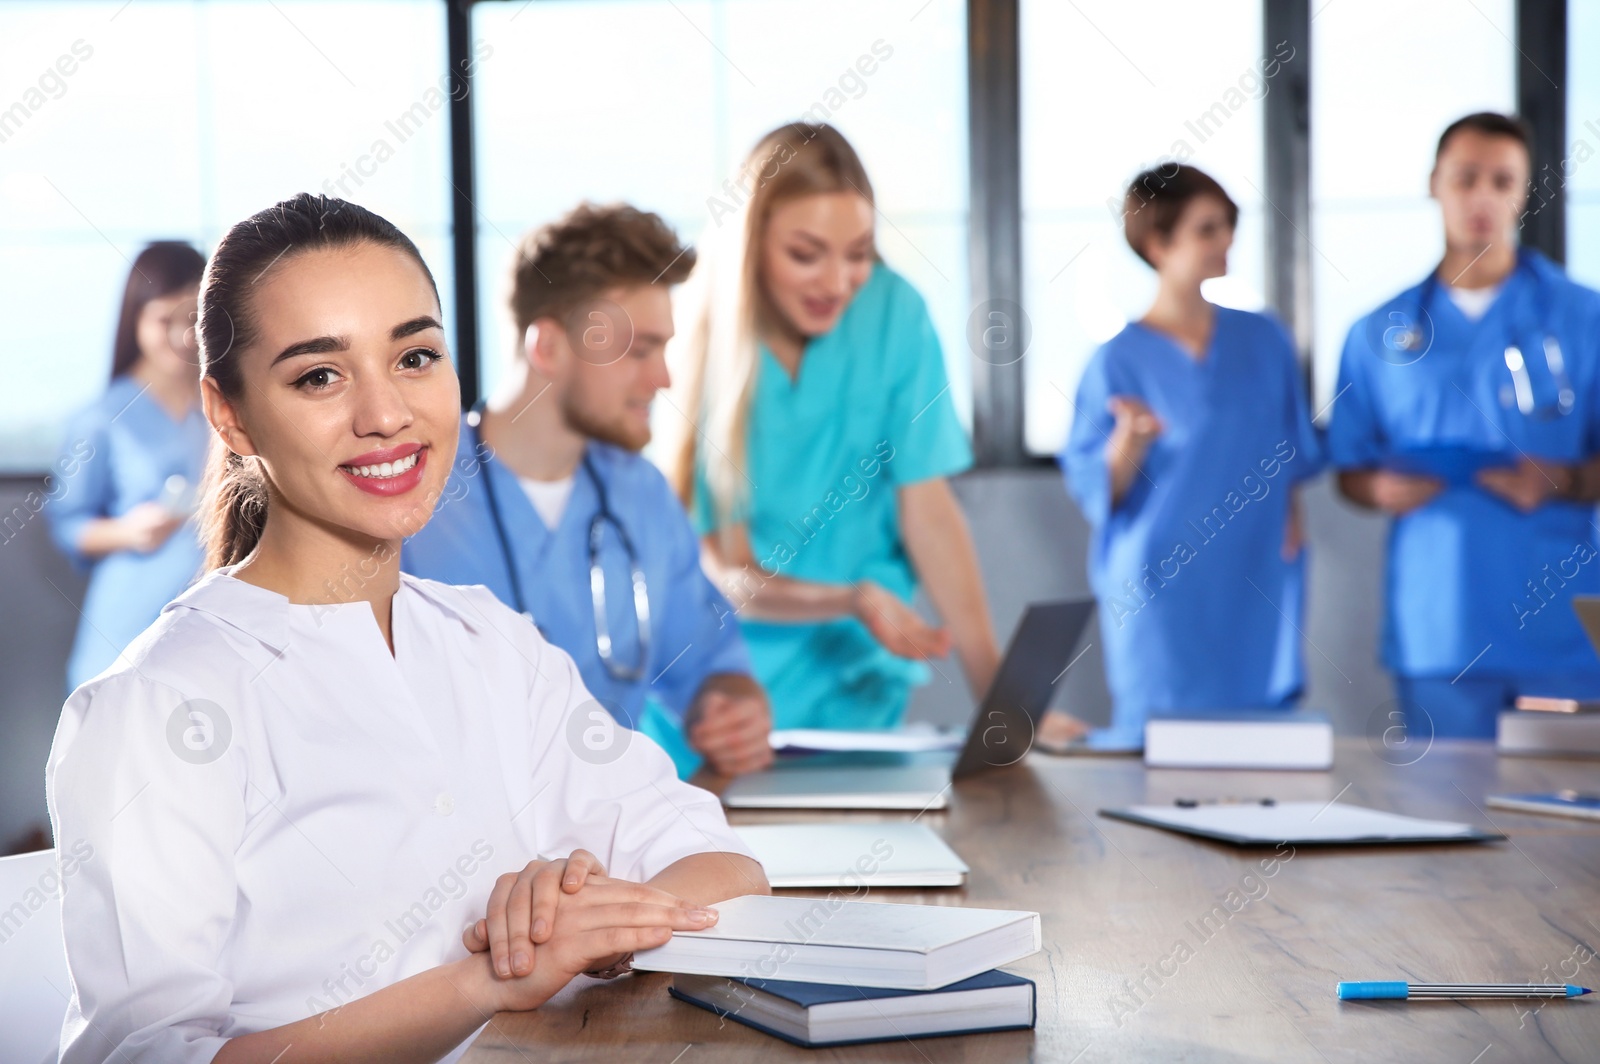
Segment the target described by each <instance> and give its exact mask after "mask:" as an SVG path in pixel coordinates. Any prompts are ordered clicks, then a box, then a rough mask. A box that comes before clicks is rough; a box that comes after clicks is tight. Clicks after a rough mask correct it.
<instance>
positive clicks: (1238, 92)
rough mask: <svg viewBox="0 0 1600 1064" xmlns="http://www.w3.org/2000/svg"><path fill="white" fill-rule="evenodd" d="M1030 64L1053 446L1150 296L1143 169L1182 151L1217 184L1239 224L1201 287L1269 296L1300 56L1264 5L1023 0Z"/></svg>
mask: <svg viewBox="0 0 1600 1064" xmlns="http://www.w3.org/2000/svg"><path fill="white" fill-rule="evenodd" d="M1020 59H1021V68H1022V69H1021V95H1022V246H1023V278H1024V279H1023V307H1024V308H1025V310H1026V312H1027V314H1028V316H1029V318H1030V320H1031V323H1032V326H1033V336H1032V342H1031V345H1030V347H1029V350H1028V352H1027V354H1026V356H1025V358H1024V361H1023V372H1024V388H1025V395H1026V414H1025V420H1026V425H1025V428H1026V442H1027V447H1028V449H1029V450H1030V451H1032V452H1034V453H1036V454H1054V453H1055V452H1057V451H1058V450H1060V448H1061V445H1062V443H1063V442H1064V441H1065V439H1066V432H1067V426H1068V425H1069V424H1070V422H1071V418H1072V413H1073V410H1072V401H1071V397H1072V396H1073V395H1074V392H1075V390H1076V388H1077V384H1078V378H1079V376H1080V375H1081V374H1082V372H1083V367H1084V365H1085V363H1086V362H1087V361H1088V359H1089V356H1090V355H1091V354H1093V353H1094V350H1095V348H1096V347H1098V346H1099V345H1100V344H1102V343H1104V342H1105V341H1107V340H1109V339H1110V338H1111V337H1112V336H1114V335H1116V333H1117V332H1118V331H1119V330H1121V328H1122V327H1123V325H1124V324H1126V323H1127V321H1128V320H1130V319H1132V318H1137V317H1138V316H1139V315H1140V314H1141V313H1142V312H1143V311H1144V310H1145V308H1146V307H1147V306H1148V304H1149V302H1150V300H1151V299H1152V298H1153V296H1154V294H1155V275H1154V273H1153V272H1152V271H1151V270H1150V268H1149V267H1147V266H1145V265H1144V263H1143V262H1141V261H1140V260H1139V258H1138V257H1137V256H1136V255H1134V254H1133V252H1132V251H1130V250H1129V249H1128V245H1127V242H1126V240H1125V239H1124V238H1123V230H1122V218H1121V214H1120V211H1121V202H1122V192H1123V190H1124V189H1125V188H1126V187H1127V185H1128V183H1129V181H1130V180H1131V179H1132V178H1133V177H1134V176H1135V175H1136V174H1137V173H1138V172H1139V171H1140V170H1142V169H1145V168H1146V167H1150V166H1157V165H1167V164H1170V163H1171V162H1172V161H1174V160H1176V161H1179V162H1187V163H1191V164H1193V165H1195V166H1198V167H1200V168H1202V169H1204V170H1205V171H1207V172H1208V173H1210V174H1211V176H1213V177H1215V178H1216V179H1217V180H1218V181H1220V182H1221V183H1222V186H1223V187H1224V188H1225V189H1227V191H1228V194H1229V195H1230V196H1231V197H1232V198H1233V199H1234V201H1235V202H1237V203H1238V204H1239V206H1240V209H1241V212H1240V217H1239V227H1238V231H1237V234H1236V237H1235V241H1234V246H1233V252H1232V255H1231V257H1230V261H1229V271H1230V274H1229V276H1228V277H1226V278H1221V279H1219V280H1218V281H1215V282H1207V286H1206V294H1207V296H1208V298H1210V299H1213V300H1215V301H1216V302H1219V303H1224V304H1227V305H1230V306H1238V307H1243V308H1245V309H1250V310H1259V309H1261V308H1262V306H1263V305H1264V303H1265V301H1266V300H1265V295H1264V288H1265V283H1264V276H1265V275H1264V270H1263V263H1262V258H1263V255H1264V251H1265V230H1264V228H1263V221H1262V216H1263V211H1264V210H1266V209H1269V208H1267V207H1266V204H1265V193H1264V192H1263V189H1264V187H1265V181H1264V180H1263V178H1262V111H1263V104H1262V100H1263V99H1264V98H1265V96H1266V94H1267V93H1268V92H1271V91H1274V84H1273V78H1274V76H1275V75H1277V74H1278V73H1281V72H1282V70H1283V69H1285V67H1286V66H1288V65H1292V64H1293V63H1294V62H1295V61H1296V58H1295V56H1294V51H1293V49H1292V48H1291V47H1288V46H1287V45H1285V46H1283V47H1281V48H1274V47H1272V46H1271V45H1269V44H1267V43H1266V42H1264V41H1263V39H1262V28H1261V3H1260V2H1259V0H1220V2H1216V3H1206V4H1193V3H1178V2H1169V3H1161V4H1157V5H1150V4H1127V3H1119V2H1117V0H1075V2H1074V3H1070V4H1068V3H1060V2H1058V0H1022V4H1021V57H1020Z"/></svg>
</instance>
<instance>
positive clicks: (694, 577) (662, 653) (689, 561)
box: [651, 481, 751, 725]
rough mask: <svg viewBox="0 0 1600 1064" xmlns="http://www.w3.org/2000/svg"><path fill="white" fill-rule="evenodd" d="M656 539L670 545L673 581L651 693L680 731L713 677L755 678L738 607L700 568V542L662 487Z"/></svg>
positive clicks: (665, 602)
mask: <svg viewBox="0 0 1600 1064" xmlns="http://www.w3.org/2000/svg"><path fill="white" fill-rule="evenodd" d="M656 508H657V510H658V514H657V520H656V521H655V522H654V526H655V529H656V533H655V534H656V535H657V536H658V537H660V538H662V539H664V540H666V541H667V543H666V544H665V545H666V547H667V552H668V555H669V557H670V559H671V560H670V562H669V565H670V567H671V570H672V571H671V576H670V577H669V583H668V586H667V593H666V595H665V596H664V597H663V602H662V604H661V606H660V607H659V608H661V609H662V610H663V613H662V616H661V625H660V627H659V629H658V630H657V632H656V639H657V644H658V645H657V646H656V649H655V654H656V657H657V658H658V660H660V661H662V662H665V663H667V664H665V665H664V666H662V669H661V673H660V675H659V676H658V677H657V678H656V680H655V681H654V682H653V683H652V684H651V693H653V694H654V695H655V696H656V698H657V699H659V700H660V702H661V704H662V706H663V707H664V708H666V709H667V710H668V711H669V713H670V714H671V715H672V716H673V717H675V718H676V719H677V721H678V723H679V724H680V725H681V724H682V722H683V717H684V714H685V713H686V712H687V711H688V708H689V704H690V703H691V702H692V701H693V700H694V696H695V695H696V693H698V692H699V690H700V686H701V684H703V683H705V681H706V678H707V677H708V676H714V675H717V674H719V673H738V674H740V675H746V676H748V675H749V674H750V671H751V668H750V655H749V653H748V652H747V651H746V650H745V645H744V637H743V636H742V635H740V634H739V619H738V618H737V617H736V616H735V615H734V612H733V606H732V604H731V603H729V602H728V600H727V598H726V597H725V596H724V595H723V594H722V592H720V591H718V590H717V588H716V585H714V584H713V583H712V582H711V580H710V579H709V578H708V577H707V576H706V573H705V570H704V569H703V568H702V567H701V565H700V542H699V540H698V539H697V538H696V536H695V534H694V529H693V528H691V527H690V526H689V522H688V521H687V520H686V519H685V517H684V514H683V510H682V508H681V507H680V506H679V505H678V501H677V499H676V498H674V497H673V495H672V493H671V491H670V490H668V488H667V485H666V482H665V481H662V482H661V491H660V497H659V499H658V501H657V503H656Z"/></svg>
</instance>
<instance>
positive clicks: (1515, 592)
mask: <svg viewBox="0 0 1600 1064" xmlns="http://www.w3.org/2000/svg"><path fill="white" fill-rule="evenodd" d="M1530 144H1531V138H1530V135H1529V133H1528V130H1527V127H1526V126H1525V125H1523V123H1521V122H1520V121H1518V120H1516V119H1514V118H1510V117H1508V116H1505V115H1498V114H1492V113H1480V114H1473V115H1468V116H1466V117H1464V118H1462V119H1459V120H1457V121H1456V122H1453V123H1451V125H1450V126H1449V127H1448V128H1446V129H1445V131H1444V133H1443V134H1442V135H1441V136H1440V138H1439V143H1438V147H1437V149H1436V154H1435V163H1434V170H1433V174H1432V176H1431V178H1430V183H1429V187H1430V191H1431V193H1432V195H1433V198H1434V199H1435V200H1436V201H1437V202H1438V204H1439V213H1440V216H1441V220H1442V222H1443V228H1444V237H1445V252H1444V257H1443V259H1442V261H1441V262H1440V264H1439V266H1438V267H1437V268H1436V269H1435V270H1433V271H1431V273H1430V274H1429V276H1428V277H1427V278H1426V279H1425V280H1424V281H1422V282H1421V283H1420V284H1417V285H1415V286H1413V287H1411V288H1410V289H1408V290H1406V291H1405V292H1402V293H1401V294H1400V295H1398V296H1396V297H1395V298H1394V299H1391V300H1389V301H1388V302H1386V303H1384V304H1383V305H1382V306H1380V307H1378V308H1377V309H1376V310H1374V311H1373V312H1372V313H1371V314H1369V315H1368V316H1367V317H1365V318H1363V319H1362V320H1361V321H1359V322H1357V323H1356V324H1355V325H1354V326H1353V327H1352V328H1351V330H1350V335H1349V338H1348V340H1347V341H1346V342H1345V347H1344V353H1343V356H1342V359H1341V361H1340V366H1339V388H1338V392H1337V393H1336V397H1335V400H1334V403H1333V416H1332V420H1331V421H1330V423H1329V426H1328V448H1329V451H1330V453H1331V455H1332V458H1333V461H1334V463H1335V464H1336V465H1337V466H1338V467H1339V488H1340V490H1341V491H1342V492H1343V493H1344V495H1345V496H1346V497H1347V498H1348V499H1350V500H1351V501H1352V502H1355V503H1356V504H1357V505H1359V506H1363V507H1366V508H1369V509H1374V510H1378V511H1380V512H1382V513H1385V514H1388V515H1390V516H1391V517H1392V518H1393V524H1392V526H1391V528H1390V532H1389V548H1388V573H1387V585H1388V586H1387V589H1386V598H1387V603H1386V610H1385V620H1384V634H1383V661H1384V664H1385V665H1386V666H1387V667H1388V668H1389V669H1390V670H1391V671H1392V672H1393V674H1394V678H1395V686H1396V688H1397V693H1398V695H1399V702H1400V705H1401V708H1402V709H1403V710H1404V712H1405V717H1406V722H1407V725H1408V729H1409V731H1410V733H1411V735H1410V736H1409V737H1408V738H1416V739H1419V740H1420V739H1426V738H1427V737H1430V736H1444V737H1471V738H1492V737H1493V736H1494V734H1495V725H1496V717H1497V715H1498V713H1499V712H1500V711H1501V710H1503V709H1507V708H1509V707H1510V706H1511V705H1512V703H1513V702H1514V701H1515V699H1516V698H1517V696H1518V695H1549V696H1556V697H1567V698H1596V697H1600V659H1597V658H1596V656H1595V652H1594V649H1593V647H1592V646H1591V645H1590V644H1589V641H1588V640H1587V639H1586V638H1585V637H1584V634H1583V630H1582V628H1581V627H1580V625H1579V624H1578V620H1577V617H1576V616H1575V615H1574V614H1573V610H1572V598H1573V596H1574V595H1579V594H1587V595H1593V594H1596V593H1600V535H1597V531H1596V527H1595V501H1596V499H1597V498H1600V457H1597V453H1600V292H1595V291H1594V290H1592V289H1589V288H1585V287H1583V286H1581V285H1579V284H1576V283H1575V282H1573V281H1572V280H1570V279H1568V277H1567V276H1566V274H1564V273H1563V272H1562V271H1561V268H1560V267H1558V266H1556V265H1555V264H1553V263H1551V262H1550V261H1549V260H1548V259H1546V258H1545V257H1544V256H1542V255H1540V254H1539V253H1538V252H1536V251H1533V250H1531V249H1527V248H1519V247H1518V245H1517V233H1518V230H1519V228H1520V226H1521V220H1522V212H1523V210H1524V208H1525V207H1526V206H1527V195H1528V192H1527V190H1528V187H1529V175H1530V173H1531V170H1532V168H1531V158H1530V157H1531V149H1530Z"/></svg>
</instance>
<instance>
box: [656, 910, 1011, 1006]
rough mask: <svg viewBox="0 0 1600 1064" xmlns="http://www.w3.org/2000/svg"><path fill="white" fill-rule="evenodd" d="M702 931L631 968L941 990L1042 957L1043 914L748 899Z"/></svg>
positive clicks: (680, 935) (685, 934)
mask: <svg viewBox="0 0 1600 1064" xmlns="http://www.w3.org/2000/svg"><path fill="white" fill-rule="evenodd" d="M716 909H717V912H718V914H719V919H718V920H717V923H716V925H715V926H714V927H710V928H708V929H706V930H704V931H676V932H674V933H673V935H672V938H671V939H669V940H668V941H667V943H666V944H665V945H662V946H657V947H656V948H655V949H648V950H642V951H640V952H639V953H636V954H635V955H634V958H633V966H634V967H635V968H641V969H644V970H646V971H653V972H676V973H678V974H680V975H723V976H729V977H732V978H736V979H781V980H787V981H790V982H796V983H836V984H850V985H853V986H865V987H891V988H895V989H900V990H935V989H938V988H939V987H943V986H949V985H950V984H951V983H955V982H959V981H960V980H962V979H967V978H969V977H971V976H974V975H977V974H978V973H980V972H986V971H988V970H989V969H990V968H998V967H999V966H1001V965H1002V964H1010V963H1012V962H1013V961H1017V960H1020V959H1022V958H1023V957H1027V956H1030V955H1032V954H1034V953H1037V952H1038V951H1039V949H1040V947H1041V945H1042V943H1043V938H1042V931H1041V928H1040V925H1039V914H1038V913H1034V912H1019V911H1015V910H1010V909H969V908H961V907H957V906H951V905H894V904H890V903H887V902H871V901H846V900H844V899H842V898H840V897H838V896H837V894H833V895H830V896H828V897H826V898H777V897H768V896H766V895H759V894H747V895H745V896H744V897H741V898H734V899H732V900H730V901H725V902H721V903H719V904H718V905H717V906H716Z"/></svg>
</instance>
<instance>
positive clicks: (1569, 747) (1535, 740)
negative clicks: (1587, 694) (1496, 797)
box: [1494, 709, 1600, 757]
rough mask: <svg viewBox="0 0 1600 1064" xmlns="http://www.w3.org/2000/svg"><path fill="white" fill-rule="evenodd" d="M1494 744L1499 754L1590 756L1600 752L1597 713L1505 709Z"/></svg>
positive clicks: (1599, 728) (1598, 716) (1599, 731)
mask: <svg viewBox="0 0 1600 1064" xmlns="http://www.w3.org/2000/svg"><path fill="white" fill-rule="evenodd" d="M1494 745H1495V749H1497V750H1499V751H1500V752H1501V753H1502V754H1544V755H1547V756H1551V757H1586V756H1587V757H1593V756H1594V755H1596V754H1600V713H1541V712H1536V711H1530V710H1515V709H1508V710H1506V711H1505V712H1503V713H1501V714H1500V719H1499V725H1498V727H1497V728H1496V731H1495V742H1494Z"/></svg>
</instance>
